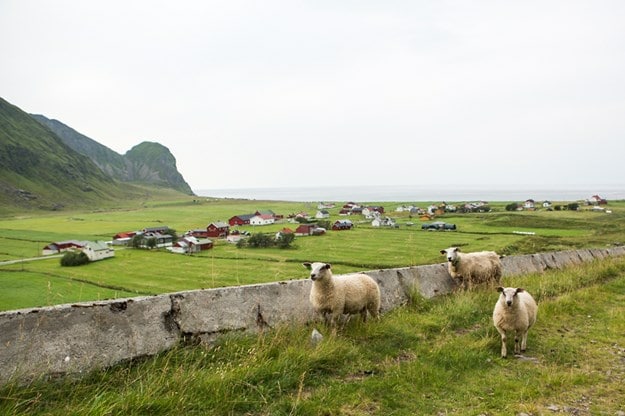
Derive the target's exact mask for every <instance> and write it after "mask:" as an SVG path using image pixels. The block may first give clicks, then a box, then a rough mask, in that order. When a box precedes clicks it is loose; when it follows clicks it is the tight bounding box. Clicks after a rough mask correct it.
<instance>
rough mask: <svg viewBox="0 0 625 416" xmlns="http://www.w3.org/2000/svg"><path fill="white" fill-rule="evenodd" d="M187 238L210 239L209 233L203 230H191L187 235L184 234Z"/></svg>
mask: <svg viewBox="0 0 625 416" xmlns="http://www.w3.org/2000/svg"><path fill="white" fill-rule="evenodd" d="M184 235H185V236H187V235H190V236H192V237H195V238H206V237H208V231H207V230H204V229H202V228H199V229H195V230H189V231H187V232H186V233H184Z"/></svg>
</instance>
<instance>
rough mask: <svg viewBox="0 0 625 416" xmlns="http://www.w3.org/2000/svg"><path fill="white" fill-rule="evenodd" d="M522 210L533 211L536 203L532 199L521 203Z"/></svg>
mask: <svg viewBox="0 0 625 416" xmlns="http://www.w3.org/2000/svg"><path fill="white" fill-rule="evenodd" d="M523 209H527V210H529V211H533V210H534V209H536V201H534V200H533V199H528V200H526V201H525V202H524V203H523Z"/></svg>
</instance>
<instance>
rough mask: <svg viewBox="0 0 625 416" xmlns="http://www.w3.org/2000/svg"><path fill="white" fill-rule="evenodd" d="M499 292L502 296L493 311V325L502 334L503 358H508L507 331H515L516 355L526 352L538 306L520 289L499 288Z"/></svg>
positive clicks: (530, 296)
mask: <svg viewBox="0 0 625 416" xmlns="http://www.w3.org/2000/svg"><path fill="white" fill-rule="evenodd" d="M497 291H498V292H500V295H499V299H498V300H497V303H496V304H495V309H494V310H493V323H494V324H495V328H497V331H498V332H499V333H500V334H501V357H502V358H506V356H507V355H508V350H507V349H506V331H515V334H514V353H515V354H520V353H523V352H525V349H526V348H527V332H528V331H529V329H530V328H531V327H532V325H534V323H535V322H536V315H537V313H538V305H536V301H534V298H533V297H532V295H530V294H529V293H528V292H526V291H525V290H524V289H522V288H520V287H519V288H516V287H506V288H504V287H498V288H497ZM519 337H521V342H520V344H519Z"/></svg>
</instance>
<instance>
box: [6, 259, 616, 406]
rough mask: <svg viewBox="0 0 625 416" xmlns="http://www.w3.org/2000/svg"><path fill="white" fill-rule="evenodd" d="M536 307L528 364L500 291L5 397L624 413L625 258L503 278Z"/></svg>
mask: <svg viewBox="0 0 625 416" xmlns="http://www.w3.org/2000/svg"><path fill="white" fill-rule="evenodd" d="M504 284H505V285H506V286H515V287H518V286H522V287H524V288H526V289H527V290H528V291H530V292H531V293H532V294H534V297H535V298H536V300H537V301H538V304H539V312H538V321H537V323H536V325H535V326H534V327H533V328H532V329H531V330H530V333H529V338H528V350H527V352H526V354H525V355H524V356H521V357H512V356H510V357H509V358H508V359H501V358H500V357H499V352H500V340H499V336H498V334H497V333H496V331H495V329H494V327H493V324H492V318H491V314H492V309H493V306H494V304H495V302H496V299H497V296H498V295H497V293H495V292H494V291H488V290H485V289H483V290H482V289H480V290H477V291H474V292H470V293H467V292H464V293H456V294H453V295H449V296H445V297H438V298H434V299H431V300H424V299H420V298H414V300H413V302H412V304H410V305H408V306H406V307H402V308H398V309H396V310H394V311H391V312H389V313H387V314H385V315H384V316H382V318H381V320H380V321H378V322H369V323H367V324H362V323H361V322H360V321H359V320H356V319H353V320H352V321H350V322H349V323H348V325H347V326H346V327H345V328H344V329H342V330H340V331H339V332H338V333H337V334H336V335H331V334H330V333H329V332H328V331H327V329H326V328H324V327H323V326H319V327H318V328H319V329H320V330H321V331H322V333H324V335H325V338H324V340H323V341H322V342H321V343H320V344H319V345H317V346H316V347H315V346H313V345H312V344H311V342H310V333H311V330H312V326H293V327H288V326H284V327H279V328H273V329H271V330H268V331H266V332H264V333H262V334H259V335H258V336H242V335H239V334H231V335H227V336H224V337H222V338H221V339H220V340H219V341H218V343H217V344H216V345H214V346H212V347H203V346H180V347H178V348H176V349H174V350H172V351H169V352H166V353H163V354H160V355H158V356H156V357H151V358H146V359H142V360H137V361H134V362H132V363H127V364H124V365H119V366H116V367H114V368H110V369H107V370H104V371H96V372H93V373H91V374H88V375H85V377H83V378H82V379H81V380H71V379H60V380H48V381H45V380H44V381H40V382H34V383H32V384H30V385H26V386H19V385H15V384H14V385H8V386H5V387H3V388H1V389H0V413H2V414H13V415H27V414H28V415H37V414H45V415H67V414H93V415H95V414H98V415H100V414H127V415H143V414H150V415H170V414H190V415H196V414H197V415H200V414H201V415H239V414H240V415H243V414H245V415H519V414H527V415H544V414H573V415H616V414H620V413H617V412H623V411H625V405H624V404H623V403H624V402H623V397H625V361H624V360H623V357H624V356H625V319H623V316H625V259H612V260H606V261H602V262H596V263H592V264H588V265H584V266H581V267H575V268H571V269H567V270H563V271H550V272H547V273H545V274H532V275H526V276H517V277H514V278H506V279H504Z"/></svg>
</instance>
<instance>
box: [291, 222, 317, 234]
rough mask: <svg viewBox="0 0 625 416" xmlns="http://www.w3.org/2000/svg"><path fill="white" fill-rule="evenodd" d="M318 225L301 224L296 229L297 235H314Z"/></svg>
mask: <svg viewBox="0 0 625 416" xmlns="http://www.w3.org/2000/svg"><path fill="white" fill-rule="evenodd" d="M315 228H317V224H301V225H300V226H299V227H297V228H296V229H295V235H312V234H313V231H314V230H315Z"/></svg>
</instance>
